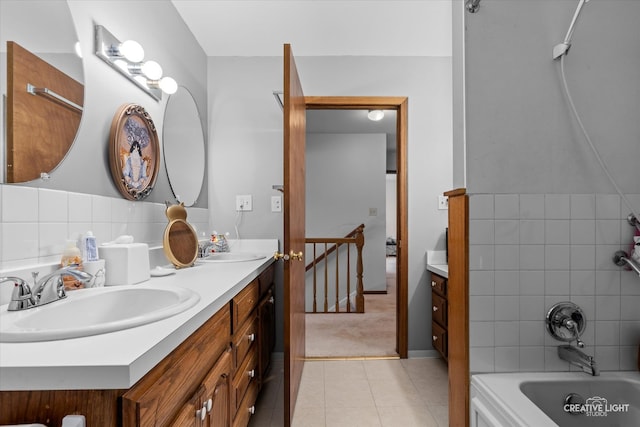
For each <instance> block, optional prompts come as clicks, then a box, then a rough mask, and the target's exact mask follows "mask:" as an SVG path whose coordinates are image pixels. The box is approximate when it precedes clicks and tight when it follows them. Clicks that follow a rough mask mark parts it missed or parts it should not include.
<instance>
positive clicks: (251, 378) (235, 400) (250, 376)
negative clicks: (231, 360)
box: [231, 352, 258, 412]
mask: <svg viewBox="0 0 640 427" xmlns="http://www.w3.org/2000/svg"><path fill="white" fill-rule="evenodd" d="M252 383H256V384H257V383H258V359H257V357H256V352H251V353H249V354H248V355H247V358H246V359H245V360H244V363H243V364H242V366H240V368H239V369H238V370H237V371H236V372H235V374H234V376H233V387H232V391H231V392H232V393H233V396H232V408H233V410H234V412H235V411H237V410H238V409H239V408H240V402H241V401H242V399H243V397H244V395H245V393H246V392H247V390H248V388H249V385H251V384H252Z"/></svg>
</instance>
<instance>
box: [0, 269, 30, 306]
mask: <svg viewBox="0 0 640 427" xmlns="http://www.w3.org/2000/svg"><path fill="white" fill-rule="evenodd" d="M8 281H13V283H14V287H13V291H11V301H10V302H9V306H8V307H7V310H8V311H17V310H24V309H26V308H31V307H33V306H35V305H36V300H35V298H34V297H33V293H32V292H31V288H30V287H29V284H28V283H27V282H25V281H24V280H22V279H21V278H19V277H2V278H0V282H8Z"/></svg>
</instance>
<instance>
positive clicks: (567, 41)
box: [553, 0, 589, 59]
mask: <svg viewBox="0 0 640 427" xmlns="http://www.w3.org/2000/svg"><path fill="white" fill-rule="evenodd" d="M588 2H589V0H579V1H578V7H577V8H576V11H575V13H574V14H573V19H571V24H569V30H568V31H567V35H566V36H565V37H564V41H563V42H562V43H559V44H557V45H555V46H554V47H553V59H558V58H560V57H561V56H562V55H566V54H567V52H568V51H569V48H570V47H571V37H572V36H573V30H574V27H575V25H576V21H577V20H578V15H580V11H581V10H582V6H584V4H585V3H588Z"/></svg>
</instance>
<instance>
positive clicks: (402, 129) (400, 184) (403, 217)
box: [305, 96, 409, 359]
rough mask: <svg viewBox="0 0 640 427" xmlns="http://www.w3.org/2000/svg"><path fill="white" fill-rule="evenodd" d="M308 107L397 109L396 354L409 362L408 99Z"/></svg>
mask: <svg viewBox="0 0 640 427" xmlns="http://www.w3.org/2000/svg"><path fill="white" fill-rule="evenodd" d="M305 104H306V108H307V110H329V109H331V110H396V117H397V118H396V126H397V129H396V149H397V164H396V169H397V204H396V209H397V225H396V233H397V264H396V268H397V277H396V280H397V288H396V289H397V290H396V351H397V352H398V354H399V355H400V358H402V359H406V358H407V357H408V352H409V342H408V331H409V278H408V271H409V269H408V264H409V261H408V259H409V251H408V247H409V246H408V212H407V206H408V204H407V197H408V196H407V127H408V123H407V119H408V115H407V110H408V106H409V105H408V98H406V97H397V96H305Z"/></svg>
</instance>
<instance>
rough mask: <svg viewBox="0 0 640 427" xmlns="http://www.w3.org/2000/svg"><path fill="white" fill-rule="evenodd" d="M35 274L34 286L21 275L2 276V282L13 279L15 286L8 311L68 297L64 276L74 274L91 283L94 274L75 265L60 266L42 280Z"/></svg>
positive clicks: (0, 278)
mask: <svg viewBox="0 0 640 427" xmlns="http://www.w3.org/2000/svg"><path fill="white" fill-rule="evenodd" d="M32 274H33V281H34V287H33V289H31V288H30V287H29V284H28V283H27V282H26V281H24V280H22V279H21V278H19V277H0V282H8V281H13V282H14V283H15V287H14V288H13V293H12V295H11V301H10V302H9V307H7V310H8V311H18V310H26V309H28V308H32V307H39V306H41V305H45V304H49V303H51V302H54V301H59V300H61V299H63V298H66V296H67V294H66V292H65V290H64V280H63V279H62V278H63V277H64V276H73V277H75V278H76V279H78V280H79V281H80V282H82V283H84V284H89V283H90V281H91V279H92V278H93V276H92V275H91V274H89V273H85V272H84V271H80V270H76V269H75V267H74V266H69V267H64V268H60V269H58V270H56V271H54V272H53V273H49V274H47V275H46V276H44V277H43V278H42V279H40V280H36V278H37V276H38V274H37V273H32Z"/></svg>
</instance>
